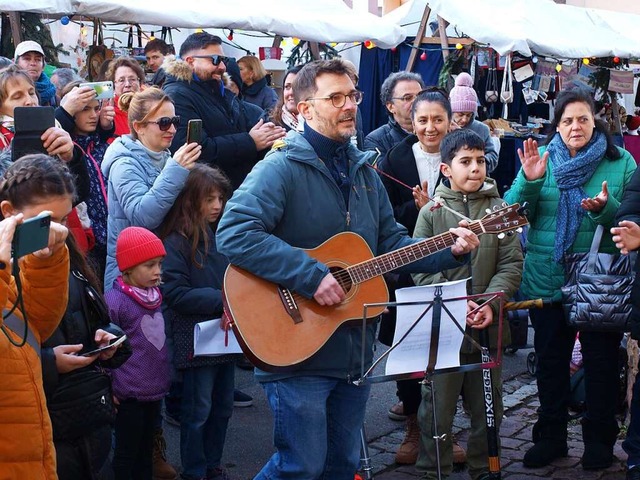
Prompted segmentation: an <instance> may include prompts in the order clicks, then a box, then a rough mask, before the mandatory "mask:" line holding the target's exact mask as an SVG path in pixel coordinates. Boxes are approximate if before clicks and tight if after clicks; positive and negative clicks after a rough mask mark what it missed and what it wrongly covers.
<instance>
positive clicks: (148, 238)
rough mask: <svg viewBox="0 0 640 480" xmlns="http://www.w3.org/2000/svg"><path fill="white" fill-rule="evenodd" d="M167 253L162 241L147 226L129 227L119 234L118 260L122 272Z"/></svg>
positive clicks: (117, 243) (117, 245)
mask: <svg viewBox="0 0 640 480" xmlns="http://www.w3.org/2000/svg"><path fill="white" fill-rule="evenodd" d="M166 254H167V252H166V250H165V249H164V245H162V241H161V240H160V239H159V238H158V237H156V236H155V235H154V234H153V233H151V232H150V231H149V230H147V229H146V228H142V227H127V228H125V229H124V230H122V232H120V235H118V241H117V242H116V262H118V269H119V270H120V271H121V272H125V271H127V270H129V269H130V268H133V267H135V266H136V265H140V264H141V263H144V262H146V261H148V260H151V259H152V258H157V257H164V256H165V255H166Z"/></svg>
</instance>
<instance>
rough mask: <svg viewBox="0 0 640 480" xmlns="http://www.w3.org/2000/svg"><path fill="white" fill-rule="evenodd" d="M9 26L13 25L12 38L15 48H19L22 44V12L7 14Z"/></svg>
mask: <svg viewBox="0 0 640 480" xmlns="http://www.w3.org/2000/svg"><path fill="white" fill-rule="evenodd" d="M7 16H8V17H9V24H10V25H11V38H12V39H13V46H14V47H17V46H18V44H19V43H20V42H22V32H21V28H20V12H7Z"/></svg>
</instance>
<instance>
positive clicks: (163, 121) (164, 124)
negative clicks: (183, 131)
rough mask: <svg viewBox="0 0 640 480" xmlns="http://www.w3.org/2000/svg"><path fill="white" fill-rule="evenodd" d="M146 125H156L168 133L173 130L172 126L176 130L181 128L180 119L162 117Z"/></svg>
mask: <svg viewBox="0 0 640 480" xmlns="http://www.w3.org/2000/svg"><path fill="white" fill-rule="evenodd" d="M144 123H155V124H156V125H158V128H159V129H160V130H161V131H163V132H166V131H167V130H169V129H170V128H171V125H173V126H174V127H176V128H178V127H179V126H180V117H178V116H175V117H160V118H159V119H158V120H153V121H150V120H148V121H146V122H144Z"/></svg>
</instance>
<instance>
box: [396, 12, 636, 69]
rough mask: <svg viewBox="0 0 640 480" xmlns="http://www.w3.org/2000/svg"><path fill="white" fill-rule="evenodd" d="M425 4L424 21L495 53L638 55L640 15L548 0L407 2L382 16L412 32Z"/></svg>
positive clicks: (416, 26) (586, 55) (527, 54)
mask: <svg viewBox="0 0 640 480" xmlns="http://www.w3.org/2000/svg"><path fill="white" fill-rule="evenodd" d="M427 4H428V5H429V6H430V7H431V16H430V17H429V22H431V21H432V20H433V19H435V18H436V15H440V16H441V17H442V18H444V19H445V20H447V21H448V22H449V23H450V25H451V26H452V27H456V29H457V30H458V31H459V32H464V33H465V34H466V35H468V36H469V37H471V38H473V39H474V40H476V41H477V42H480V43H485V44H488V45H490V46H491V47H492V48H493V49H494V50H496V51H497V52H498V53H500V54H501V55H505V54H507V53H508V52H520V53H522V54H523V55H526V56H531V55H532V54H533V53H534V52H535V53H537V54H540V55H550V56H554V57H558V58H580V57H608V56H619V57H623V58H627V57H640V37H638V35H637V34H635V33H636V32H637V26H638V25H640V15H632V14H622V13H616V12H609V11H604V10H597V9H586V8H580V7H573V6H569V5H558V4H556V3H555V2H553V1H552V0H474V1H470V0H429V1H427V0H412V1H411V2H408V3H406V4H404V5H402V6H401V7H400V8H398V9H396V10H393V11H392V12H390V13H389V14H387V15H385V16H384V17H383V18H385V19H388V20H391V21H392V22H393V23H395V24H397V25H401V26H404V28H405V34H406V35H407V36H415V35H416V33H417V30H418V25H419V24H420V20H421V18H422V14H423V12H424V9H425V7H426V6H427Z"/></svg>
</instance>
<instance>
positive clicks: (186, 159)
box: [173, 142, 202, 170]
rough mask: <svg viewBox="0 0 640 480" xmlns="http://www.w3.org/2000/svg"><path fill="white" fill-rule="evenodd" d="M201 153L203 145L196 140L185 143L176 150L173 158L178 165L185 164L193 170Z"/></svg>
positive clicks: (188, 168) (185, 166)
mask: <svg viewBox="0 0 640 480" xmlns="http://www.w3.org/2000/svg"><path fill="white" fill-rule="evenodd" d="M201 153H202V145H200V144H198V143H195V142H191V143H185V144H184V145H182V146H181V147H180V148H179V149H178V150H177V151H176V153H175V154H174V155H173V159H174V160H175V161H176V162H177V163H178V165H181V166H183V167H184V168H186V169H187V170H191V169H192V168H193V167H194V166H195V165H196V162H197V161H198V158H200V154H201Z"/></svg>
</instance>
